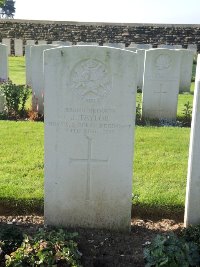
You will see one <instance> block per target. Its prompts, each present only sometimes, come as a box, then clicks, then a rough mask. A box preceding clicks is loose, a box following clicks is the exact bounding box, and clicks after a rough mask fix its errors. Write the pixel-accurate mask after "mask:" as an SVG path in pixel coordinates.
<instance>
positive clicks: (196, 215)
mask: <svg viewBox="0 0 200 267" xmlns="http://www.w3.org/2000/svg"><path fill="white" fill-rule="evenodd" d="M199 162H200V55H198V59H197V69H196V79H195V89H194V100H193V112H192V125H191V133H190V149H189V160H188V174H187V189H186V203H185V219H184V223H185V226H189V225H190V224H192V225H195V224H200V164H199Z"/></svg>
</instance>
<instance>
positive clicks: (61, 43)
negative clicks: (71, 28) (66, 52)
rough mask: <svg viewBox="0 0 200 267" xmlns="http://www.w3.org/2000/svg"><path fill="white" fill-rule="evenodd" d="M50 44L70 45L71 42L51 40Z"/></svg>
mask: <svg viewBox="0 0 200 267" xmlns="http://www.w3.org/2000/svg"><path fill="white" fill-rule="evenodd" d="M52 44H55V45H60V46H70V45H72V42H69V41H53V42H52Z"/></svg>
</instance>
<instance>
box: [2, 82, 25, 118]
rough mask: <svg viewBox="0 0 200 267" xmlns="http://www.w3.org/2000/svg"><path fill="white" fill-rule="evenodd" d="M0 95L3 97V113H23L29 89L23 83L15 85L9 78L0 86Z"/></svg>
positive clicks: (16, 114)
mask: <svg viewBox="0 0 200 267" xmlns="http://www.w3.org/2000/svg"><path fill="white" fill-rule="evenodd" d="M0 95H2V96H4V99H5V113H6V114H7V115H8V116H9V117H22V116H24V115H25V104H26V101H27V99H28V97H29V95H30V89H29V88H28V87H27V86H25V85H16V84H14V83H12V81H11V80H8V81H6V82H3V83H2V84H1V86H0Z"/></svg>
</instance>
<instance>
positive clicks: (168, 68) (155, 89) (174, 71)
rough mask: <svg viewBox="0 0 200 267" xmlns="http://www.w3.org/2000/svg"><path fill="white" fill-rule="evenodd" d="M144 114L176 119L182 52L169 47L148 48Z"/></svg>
mask: <svg viewBox="0 0 200 267" xmlns="http://www.w3.org/2000/svg"><path fill="white" fill-rule="evenodd" d="M145 53H146V55H145V67H144V83H143V89H142V91H143V92H142V93H143V97H142V116H143V118H149V119H170V120H175V119H176V113H177V102H178V92H179V81H180V62H181V53H180V52H178V51H176V50H169V49H162V48H160V49H159V48H157V49H150V50H146V52H145Z"/></svg>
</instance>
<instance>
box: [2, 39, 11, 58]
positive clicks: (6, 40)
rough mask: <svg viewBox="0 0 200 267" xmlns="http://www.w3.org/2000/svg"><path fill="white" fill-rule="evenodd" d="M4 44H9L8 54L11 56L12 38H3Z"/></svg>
mask: <svg viewBox="0 0 200 267" xmlns="http://www.w3.org/2000/svg"><path fill="white" fill-rule="evenodd" d="M2 44H4V45H6V46H7V53H8V56H10V55H11V45H10V39H8V38H3V39H2Z"/></svg>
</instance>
